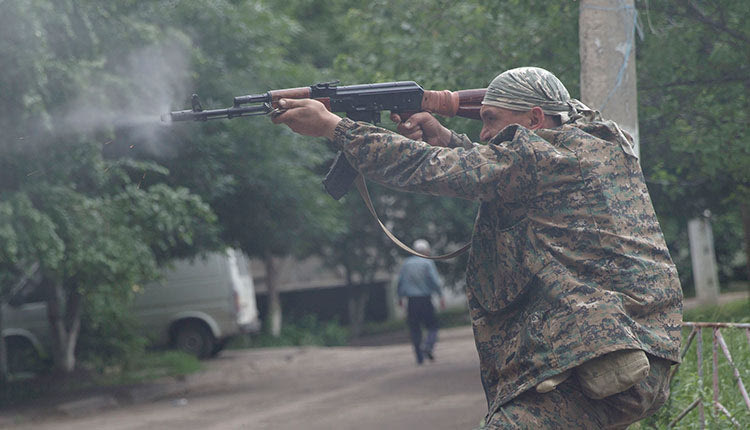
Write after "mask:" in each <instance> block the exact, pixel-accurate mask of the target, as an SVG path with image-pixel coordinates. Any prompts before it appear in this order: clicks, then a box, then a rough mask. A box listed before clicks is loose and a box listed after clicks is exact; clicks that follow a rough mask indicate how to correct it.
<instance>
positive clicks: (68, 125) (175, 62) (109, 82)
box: [53, 42, 190, 154]
mask: <svg viewBox="0 0 750 430" xmlns="http://www.w3.org/2000/svg"><path fill="white" fill-rule="evenodd" d="M189 67H190V60H189V52H188V48H187V47H186V46H185V45H184V44H182V43H178V42H167V43H162V44H159V45H152V46H148V47H144V48H141V49H138V50H136V51H133V52H132V53H131V54H130V55H128V56H127V57H126V59H124V61H122V63H121V64H120V65H119V66H118V67H116V68H115V71H114V73H112V72H108V73H104V75H105V76H104V77H103V78H102V79H101V80H100V81H99V82H91V83H90V85H88V87H87V88H85V90H84V91H85V93H84V94H81V95H80V96H79V97H78V98H77V99H76V100H75V101H74V102H72V103H70V104H68V105H66V106H65V108H64V111H63V112H62V113H61V114H58V115H54V116H53V117H54V118H56V120H55V131H56V132H57V133H64V134H68V133H76V134H88V133H94V132H97V131H103V130H110V129H112V128H120V129H122V128H127V130H128V135H129V139H134V140H135V141H136V143H137V144H139V145H142V147H144V148H147V149H148V150H149V151H152V152H154V153H161V154H163V153H164V151H167V150H168V148H166V147H164V145H163V144H162V141H163V139H162V138H161V137H162V136H163V135H164V133H166V132H168V131H169V130H168V127H167V124H165V123H163V122H162V121H161V118H160V115H161V114H163V113H165V112H168V111H169V110H170V109H171V107H172V106H173V105H174V104H175V103H177V101H180V100H184V99H185V98H186V94H189V93H188V91H189V90H188V84H189V82H190V79H189ZM125 89H127V91H125Z"/></svg>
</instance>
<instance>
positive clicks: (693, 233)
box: [688, 210, 719, 305]
mask: <svg viewBox="0 0 750 430" xmlns="http://www.w3.org/2000/svg"><path fill="white" fill-rule="evenodd" d="M688 238H689V240H690V258H691V261H692V263H693V283H695V296H696V298H697V299H698V301H699V302H701V303H703V304H707V305H715V304H718V303H719V272H718V270H717V268H716V254H715V253H714V234H713V231H712V230H711V212H710V211H708V210H707V211H706V212H705V213H704V214H703V216H702V217H698V218H693V219H691V220H690V221H688Z"/></svg>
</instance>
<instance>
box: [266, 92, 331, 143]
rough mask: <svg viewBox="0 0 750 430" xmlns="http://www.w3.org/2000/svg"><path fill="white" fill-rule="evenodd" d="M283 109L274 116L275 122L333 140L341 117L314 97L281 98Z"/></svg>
mask: <svg viewBox="0 0 750 430" xmlns="http://www.w3.org/2000/svg"><path fill="white" fill-rule="evenodd" d="M279 107H280V108H281V109H282V111H281V112H280V113H278V114H276V115H274V116H273V117H272V121H273V123H274V124H286V125H288V126H289V128H291V129H292V131H293V132H295V133H299V134H303V135H305V136H311V137H326V138H328V139H331V140H333V130H334V129H336V126H337V125H338V124H339V121H341V117H339V116H338V115H336V114H335V113H332V112H330V111H329V110H328V109H326V107H325V106H324V105H323V103H321V102H319V101H317V100H313V99H281V100H279Z"/></svg>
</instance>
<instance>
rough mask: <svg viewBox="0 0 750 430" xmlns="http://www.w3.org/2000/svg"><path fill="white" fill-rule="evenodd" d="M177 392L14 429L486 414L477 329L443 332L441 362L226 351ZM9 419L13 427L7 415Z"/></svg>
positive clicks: (469, 418) (327, 424) (400, 424)
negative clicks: (136, 402)
mask: <svg viewBox="0 0 750 430" xmlns="http://www.w3.org/2000/svg"><path fill="white" fill-rule="evenodd" d="M175 384H181V385H179V387H180V389H179V392H176V393H173V394H172V395H171V396H169V397H167V398H163V399H161V400H156V401H152V402H148V403H139V404H134V405H130V406H121V405H118V404H117V402H115V400H114V399H109V400H111V402H109V403H108V402H107V399H106V398H105V399H103V400H102V399H100V400H102V402H101V403H102V404H104V405H107V404H109V405H110V406H109V407H104V408H99V409H98V410H97V411H96V412H89V413H87V414H85V415H83V416H69V415H65V414H62V413H57V414H54V415H52V416H46V417H43V418H38V417H37V418H35V419H34V418H31V417H22V418H21V419H17V420H16V421H18V422H17V423H16V424H11V425H10V428H13V429H32V428H33V429H38V430H43V429H55V430H64V429H76V430H78V429H111V430H117V429H180V430H187V429H301V428H304V429H308V430H316V429H320V430H324V429H325V430H330V429H337V430H338V429H360V430H375V429H377V430H380V429H414V430H419V429H472V428H475V427H477V425H478V424H479V422H480V420H481V418H482V417H483V415H484V413H485V411H486V403H485V400H484V394H483V392H482V387H481V383H480V381H479V371H478V359H477V353H476V350H475V349H474V342H473V338H472V334H471V329H470V328H468V327H463V328H456V329H449V330H442V331H441V339H440V342H439V343H438V347H437V351H436V361H435V362H433V363H426V364H425V365H423V366H416V364H415V363H414V358H413V356H412V351H411V347H410V345H408V344H399V345H389V346H379V347H346V348H281V349H261V350H240V351H226V352H224V353H222V354H221V356H220V357H219V358H217V359H215V360H211V361H208V362H207V369H206V370H205V371H203V372H201V373H199V374H196V375H191V376H190V377H188V379H187V380H186V381H183V382H180V383H175ZM7 418H8V417H6V420H5V422H4V424H8V422H9V420H8V419H7Z"/></svg>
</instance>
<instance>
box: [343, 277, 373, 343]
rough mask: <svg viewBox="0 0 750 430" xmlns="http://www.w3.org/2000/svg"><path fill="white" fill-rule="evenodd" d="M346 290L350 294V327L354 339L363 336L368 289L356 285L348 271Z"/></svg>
mask: <svg viewBox="0 0 750 430" xmlns="http://www.w3.org/2000/svg"><path fill="white" fill-rule="evenodd" d="M346 289H347V291H348V292H349V297H348V303H347V304H348V306H347V307H348V311H349V326H350V329H351V334H352V337H353V338H355V339H356V338H358V337H359V336H360V335H361V334H362V326H363V325H364V322H365V307H366V305H367V298H368V294H367V288H366V287H365V286H364V285H354V284H353V282H352V276H351V273H350V272H349V270H347V271H346Z"/></svg>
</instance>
